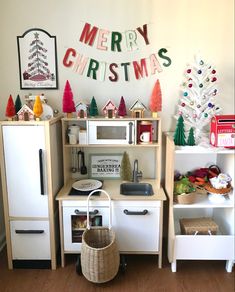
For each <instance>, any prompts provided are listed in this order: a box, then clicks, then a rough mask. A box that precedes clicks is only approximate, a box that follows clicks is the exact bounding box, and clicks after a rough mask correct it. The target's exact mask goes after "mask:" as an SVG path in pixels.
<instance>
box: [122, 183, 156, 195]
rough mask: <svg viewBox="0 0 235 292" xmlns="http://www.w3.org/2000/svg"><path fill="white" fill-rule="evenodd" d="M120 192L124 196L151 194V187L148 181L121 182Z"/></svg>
mask: <svg viewBox="0 0 235 292" xmlns="http://www.w3.org/2000/svg"><path fill="white" fill-rule="evenodd" d="M120 194H122V195H125V196H152V195H153V188H152V185H151V184H149V183H132V182H130V183H122V184H121V185H120Z"/></svg>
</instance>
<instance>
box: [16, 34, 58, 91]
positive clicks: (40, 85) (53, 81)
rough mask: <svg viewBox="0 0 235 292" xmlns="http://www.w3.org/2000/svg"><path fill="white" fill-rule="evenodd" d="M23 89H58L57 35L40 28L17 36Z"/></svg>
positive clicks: (21, 86)
mask: <svg viewBox="0 0 235 292" xmlns="http://www.w3.org/2000/svg"><path fill="white" fill-rule="evenodd" d="M17 48H18V59H19V76H20V88H21V89H58V71H57V49H56V37H55V36H51V35H50V34H49V33H48V32H46V31H45V30H43V29H40V28H32V29H29V30H27V31H26V32H24V33H23V35H22V36H17Z"/></svg>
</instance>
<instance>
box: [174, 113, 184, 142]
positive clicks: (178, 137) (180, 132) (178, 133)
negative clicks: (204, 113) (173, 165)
mask: <svg viewBox="0 0 235 292" xmlns="http://www.w3.org/2000/svg"><path fill="white" fill-rule="evenodd" d="M174 142H175V145H179V146H185V145H186V141H185V131H184V119H183V117H182V116H179V118H178V122H177V125H176V129H175V133H174Z"/></svg>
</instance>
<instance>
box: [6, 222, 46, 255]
mask: <svg viewBox="0 0 235 292" xmlns="http://www.w3.org/2000/svg"><path fill="white" fill-rule="evenodd" d="M10 228H11V246H12V258H13V259H14V260H30V259H31V260H32V259H33V260H45V259H50V258H51V251H50V231H49V222H48V221H11V222H10Z"/></svg>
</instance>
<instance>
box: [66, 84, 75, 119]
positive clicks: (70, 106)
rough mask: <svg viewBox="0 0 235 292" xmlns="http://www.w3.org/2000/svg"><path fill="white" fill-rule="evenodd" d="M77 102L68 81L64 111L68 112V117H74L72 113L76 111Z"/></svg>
mask: <svg viewBox="0 0 235 292" xmlns="http://www.w3.org/2000/svg"><path fill="white" fill-rule="evenodd" d="M75 111H76V109H75V104H74V100H73V92H72V90H71V86H70V84H69V81H68V80H67V81H66V84H65V88H64V95H63V112H64V113H67V117H68V118H69V117H72V113H73V112H75Z"/></svg>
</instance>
